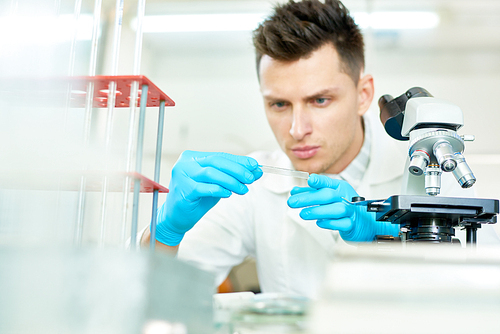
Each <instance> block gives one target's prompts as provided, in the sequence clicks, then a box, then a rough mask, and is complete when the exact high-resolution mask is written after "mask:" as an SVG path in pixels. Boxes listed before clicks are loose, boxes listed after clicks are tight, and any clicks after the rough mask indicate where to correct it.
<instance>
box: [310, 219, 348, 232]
mask: <svg viewBox="0 0 500 334" xmlns="http://www.w3.org/2000/svg"><path fill="white" fill-rule="evenodd" d="M316 225H318V226H319V227H321V228H324V229H328V230H335V231H342V232H348V231H350V230H352V220H351V219H349V218H341V219H320V220H318V221H317V222H316Z"/></svg>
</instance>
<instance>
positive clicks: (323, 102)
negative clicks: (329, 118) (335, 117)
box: [314, 97, 328, 104]
mask: <svg viewBox="0 0 500 334" xmlns="http://www.w3.org/2000/svg"><path fill="white" fill-rule="evenodd" d="M327 101H328V99H326V98H324V97H320V98H317V99H316V100H315V101H314V102H316V103H317V104H325V103H326V102H327Z"/></svg>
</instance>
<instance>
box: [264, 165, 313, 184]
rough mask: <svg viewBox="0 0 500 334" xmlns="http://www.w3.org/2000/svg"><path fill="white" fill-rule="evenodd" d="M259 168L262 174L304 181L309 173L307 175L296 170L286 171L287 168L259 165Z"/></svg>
mask: <svg viewBox="0 0 500 334" xmlns="http://www.w3.org/2000/svg"><path fill="white" fill-rule="evenodd" d="M259 167H260V169H261V170H262V171H263V172H264V173H271V174H278V175H284V176H291V177H297V178H299V179H305V180H307V179H308V178H309V173H307V172H301V171H298V170H291V169H287V168H280V167H273V166H265V165H259Z"/></svg>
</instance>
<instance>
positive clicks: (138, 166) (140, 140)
mask: <svg viewBox="0 0 500 334" xmlns="http://www.w3.org/2000/svg"><path fill="white" fill-rule="evenodd" d="M141 91H142V93H141V107H140V111H139V127H138V131H137V150H136V156H135V171H136V172H137V173H141V170H142V152H143V146H144V126H145V121H146V106H147V103H148V85H142V90H141ZM140 190H141V180H139V179H136V180H135V182H134V201H133V206H132V228H131V232H130V244H131V246H132V248H135V246H136V238H137V222H138V217H139V194H140Z"/></svg>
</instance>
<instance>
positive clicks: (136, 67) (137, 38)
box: [133, 0, 146, 75]
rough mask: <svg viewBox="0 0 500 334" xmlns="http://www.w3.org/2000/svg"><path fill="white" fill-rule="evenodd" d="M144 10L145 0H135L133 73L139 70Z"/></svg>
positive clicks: (137, 72)
mask: <svg viewBox="0 0 500 334" xmlns="http://www.w3.org/2000/svg"><path fill="white" fill-rule="evenodd" d="M145 11H146V0H138V2H137V31H136V33H135V46H134V70H133V74H134V75H138V74H140V71H141V55H142V22H143V20H144V13H145Z"/></svg>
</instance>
